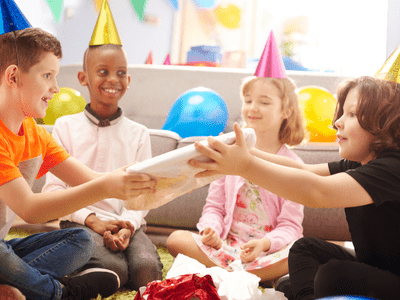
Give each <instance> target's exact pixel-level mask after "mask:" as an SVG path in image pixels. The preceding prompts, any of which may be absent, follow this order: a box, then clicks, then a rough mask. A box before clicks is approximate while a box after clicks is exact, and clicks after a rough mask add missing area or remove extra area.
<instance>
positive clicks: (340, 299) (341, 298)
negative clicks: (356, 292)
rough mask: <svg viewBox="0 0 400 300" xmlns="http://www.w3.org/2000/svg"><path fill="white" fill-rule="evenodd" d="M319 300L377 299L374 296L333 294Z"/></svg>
mask: <svg viewBox="0 0 400 300" xmlns="http://www.w3.org/2000/svg"><path fill="white" fill-rule="evenodd" d="M318 300H377V299H374V298H368V297H363V296H351V295H350V296H332V297H324V298H318Z"/></svg>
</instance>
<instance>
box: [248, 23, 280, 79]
mask: <svg viewBox="0 0 400 300" xmlns="http://www.w3.org/2000/svg"><path fill="white" fill-rule="evenodd" d="M254 76H257V77H269V78H286V77H287V76H286V70H285V66H284V64H283V61H282V57H281V55H280V54H279V50H278V47H277V46H276V42H275V38H274V34H273V32H272V30H271V33H270V34H269V37H268V40H267V43H266V44H265V48H264V52H263V54H262V55H261V58H260V61H259V62H258V66H257V69H256V72H255V73H254Z"/></svg>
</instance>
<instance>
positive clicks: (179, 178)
mask: <svg viewBox="0 0 400 300" xmlns="http://www.w3.org/2000/svg"><path fill="white" fill-rule="evenodd" d="M243 135H244V138H245V140H246V143H247V147H248V148H251V147H253V146H254V145H255V143H256V139H257V138H256V135H255V132H254V129H253V128H244V129H243ZM214 138H215V139H217V140H219V141H221V142H223V143H225V144H228V145H230V144H233V143H234V142H235V140H236V137H235V133H234V132H229V133H226V134H223V135H220V136H216V137H214ZM200 143H201V144H203V145H205V146H208V147H209V145H208V142H207V140H203V141H201V142H200ZM190 159H196V160H199V161H211V159H210V158H208V157H206V156H204V155H202V154H201V153H200V152H199V151H197V150H196V148H195V147H194V145H189V146H186V147H182V148H179V149H176V150H173V151H170V152H167V153H164V154H161V155H158V156H156V157H153V158H151V159H148V160H145V161H142V162H140V163H137V164H134V165H131V166H129V167H128V169H127V172H130V173H145V174H148V175H149V176H150V177H151V178H153V179H156V181H157V186H156V192H155V193H154V194H145V195H141V196H139V197H137V198H135V199H133V200H130V201H125V203H124V205H125V208H127V209H132V210H150V209H154V208H157V207H159V206H161V205H164V204H166V203H168V202H170V201H172V200H174V199H175V198H177V197H179V196H182V195H184V194H186V193H189V192H191V191H193V190H195V189H198V188H200V187H202V186H205V185H207V184H209V183H211V182H213V181H215V180H217V179H219V178H221V177H223V176H224V175H222V174H217V175H214V176H210V177H203V178H195V175H196V174H197V173H200V172H202V171H204V170H203V169H200V168H195V167H192V166H191V165H189V164H188V162H189V160H190Z"/></svg>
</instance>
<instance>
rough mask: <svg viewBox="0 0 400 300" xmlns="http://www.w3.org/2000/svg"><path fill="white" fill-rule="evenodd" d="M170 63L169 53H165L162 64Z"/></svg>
mask: <svg viewBox="0 0 400 300" xmlns="http://www.w3.org/2000/svg"><path fill="white" fill-rule="evenodd" d="M170 64H171V61H170V58H169V53H168V54H167V57H166V58H165V60H164V65H170Z"/></svg>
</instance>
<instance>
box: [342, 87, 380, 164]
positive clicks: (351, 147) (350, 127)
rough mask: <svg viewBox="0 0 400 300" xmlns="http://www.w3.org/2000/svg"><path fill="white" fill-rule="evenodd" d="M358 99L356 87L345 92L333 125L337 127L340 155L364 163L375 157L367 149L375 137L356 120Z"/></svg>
mask: <svg viewBox="0 0 400 300" xmlns="http://www.w3.org/2000/svg"><path fill="white" fill-rule="evenodd" d="M358 101H359V91H358V89H357V88H353V89H351V90H350V92H349V93H348V94H347V97H346V100H345V102H344V105H343V114H342V116H341V117H340V118H339V119H337V120H336V122H335V126H336V127H337V129H338V132H337V136H338V140H339V154H340V156H341V157H343V158H345V159H348V160H352V161H357V162H361V163H362V164H366V163H368V162H369V161H370V160H372V159H373V158H374V157H375V154H374V153H372V152H371V151H370V150H369V149H370V145H371V143H372V141H374V139H375V137H374V136H373V135H372V134H371V133H369V132H368V131H366V130H364V129H363V128H362V127H361V126H360V123H359V122H358V119H357V108H358Z"/></svg>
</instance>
